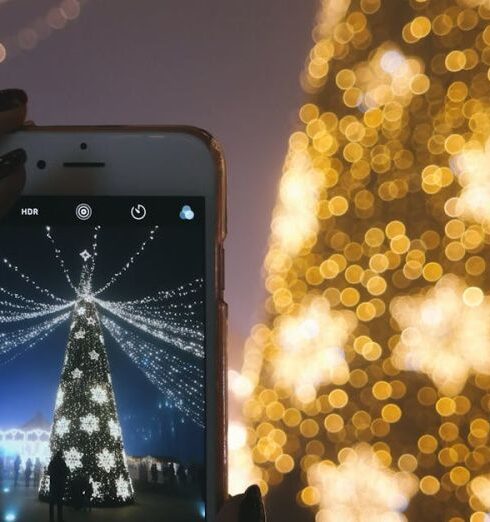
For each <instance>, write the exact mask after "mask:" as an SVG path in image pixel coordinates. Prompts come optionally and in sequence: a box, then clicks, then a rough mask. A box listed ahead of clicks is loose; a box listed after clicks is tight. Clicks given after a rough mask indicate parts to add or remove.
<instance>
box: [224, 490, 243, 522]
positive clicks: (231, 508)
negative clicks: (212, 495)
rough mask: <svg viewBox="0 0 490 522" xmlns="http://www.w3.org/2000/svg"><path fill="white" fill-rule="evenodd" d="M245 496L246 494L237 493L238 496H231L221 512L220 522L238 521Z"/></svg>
mask: <svg viewBox="0 0 490 522" xmlns="http://www.w3.org/2000/svg"><path fill="white" fill-rule="evenodd" d="M244 498H245V495H237V496H236V497H232V498H230V499H229V500H228V501H227V502H226V504H225V505H224V506H223V509H222V510H221V511H220V512H219V515H218V522H238V520H239V519H238V517H239V516H240V504H241V503H242V500H243V499H244Z"/></svg>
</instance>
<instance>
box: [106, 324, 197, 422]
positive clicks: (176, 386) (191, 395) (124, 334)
mask: <svg viewBox="0 0 490 522" xmlns="http://www.w3.org/2000/svg"><path fill="white" fill-rule="evenodd" d="M101 321H102V324H103V326H104V327H105V328H107V331H108V332H109V333H110V334H111V336H112V337H113V338H114V340H115V341H116V342H117V344H118V345H119V346H120V347H121V349H122V350H123V351H124V352H125V353H126V354H127V355H128V356H129V357H130V358H131V359H132V360H133V362H134V363H135V364H136V365H137V366H138V367H139V368H140V369H141V370H142V371H143V373H144V374H145V375H146V377H147V378H148V380H149V381H150V382H151V383H153V384H154V385H155V386H156V387H157V388H158V389H159V390H160V391H161V392H162V393H163V394H164V395H165V397H167V398H168V399H169V401H170V402H171V403H172V404H173V405H174V406H175V407H176V408H177V409H179V410H180V411H181V412H182V413H184V414H185V415H186V416H187V417H188V418H189V419H191V420H192V421H193V422H195V423H196V424H198V425H199V426H204V368H203V363H202V360H201V359H199V358H195V360H192V359H193V356H191V355H188V359H189V360H184V359H183V358H182V357H180V356H178V353H179V352H178V351H177V352H175V353H174V351H172V350H171V349H169V348H168V347H165V346H164V345H155V344H153V343H149V342H148V341H145V340H144V339H143V338H142V337H141V336H139V335H136V334H135V333H134V332H132V331H129V330H127V329H126V328H123V327H122V326H120V325H119V324H117V323H116V322H115V321H113V320H112V319H110V318H109V317H107V316H102V317H101Z"/></svg>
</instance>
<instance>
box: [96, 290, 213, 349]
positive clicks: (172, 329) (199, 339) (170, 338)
mask: <svg viewBox="0 0 490 522" xmlns="http://www.w3.org/2000/svg"><path fill="white" fill-rule="evenodd" d="M97 303H98V304H99V305H100V306H101V307H102V308H104V309H106V310H107V311H109V312H111V313H112V314H113V315H115V316H116V317H118V318H119V319H123V320H124V321H126V322H127V323H129V324H130V325H131V326H134V327H136V328H139V329H140V330H142V331H143V332H145V333H147V334H149V335H151V336H153V337H156V338H157V339H160V340H162V341H165V342H166V343H168V344H171V345H172V346H175V347H177V348H179V349H180V350H183V351H185V352H189V353H191V354H193V355H195V356H197V357H199V358H203V357H204V339H203V337H204V336H203V335H202V336H201V334H202V332H194V331H191V330H190V329H188V328H186V327H179V326H172V325H170V324H168V323H164V322H161V321H154V320H152V319H148V318H145V317H144V316H141V315H134V314H128V313H126V312H124V311H123V310H122V309H121V308H117V307H114V306H111V305H108V304H107V303H106V302H105V301H102V300H100V299H98V300H97Z"/></svg>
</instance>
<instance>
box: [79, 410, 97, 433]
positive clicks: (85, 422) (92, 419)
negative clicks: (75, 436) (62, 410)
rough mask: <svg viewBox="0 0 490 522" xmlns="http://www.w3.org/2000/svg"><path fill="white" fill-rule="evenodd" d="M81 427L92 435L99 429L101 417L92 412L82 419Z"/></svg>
mask: <svg viewBox="0 0 490 522" xmlns="http://www.w3.org/2000/svg"><path fill="white" fill-rule="evenodd" d="M80 429H81V430H83V431H86V432H87V433H88V434H89V435H92V433H95V432H96V431H98V430H99V419H98V418H97V417H96V416H95V415H93V414H92V413H89V414H88V415H85V417H82V418H81V419H80Z"/></svg>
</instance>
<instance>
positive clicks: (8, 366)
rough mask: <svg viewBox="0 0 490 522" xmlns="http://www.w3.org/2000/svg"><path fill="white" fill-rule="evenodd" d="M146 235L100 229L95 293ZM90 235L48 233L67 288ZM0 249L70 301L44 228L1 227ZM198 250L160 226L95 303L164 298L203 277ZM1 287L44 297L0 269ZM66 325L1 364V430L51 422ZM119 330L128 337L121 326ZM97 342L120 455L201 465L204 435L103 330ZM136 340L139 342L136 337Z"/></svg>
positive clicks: (195, 240) (195, 233) (177, 230)
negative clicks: (102, 348) (108, 380)
mask: <svg viewBox="0 0 490 522" xmlns="http://www.w3.org/2000/svg"><path fill="white" fill-rule="evenodd" d="M148 231H149V228H148V227H110V228H109V227H107V228H104V227H103V228H102V230H101V233H100V238H99V248H98V253H99V255H98V257H97V263H96V270H95V274H94V287H96V288H97V287H99V286H101V285H102V284H103V283H104V282H105V281H107V280H108V279H109V278H110V276H111V275H112V274H113V273H114V272H116V271H117V270H119V269H120V268H121V266H122V265H123V264H124V263H125V262H126V260H127V259H128V258H129V256H130V255H131V254H132V253H134V251H135V250H137V249H138V247H139V245H140V244H141V242H142V241H143V240H144V239H145V237H147V235H148ZM92 233H93V227H88V226H85V227H80V226H78V227H53V237H55V239H56V243H57V245H58V246H59V247H60V249H61V251H62V254H63V257H64V259H65V261H66V265H67V266H68V267H69V270H70V274H71V275H72V279H73V281H74V282H77V281H78V278H79V275H80V271H81V266H82V261H81V259H80V257H79V253H80V252H81V251H82V250H83V249H84V248H89V247H90V244H91V237H92ZM0 245H1V253H0V255H1V257H7V258H8V259H9V260H10V261H11V262H12V263H14V264H16V265H17V266H18V267H19V268H20V269H22V271H23V272H25V273H27V274H29V275H30V276H32V278H33V279H34V280H35V281H36V282H37V283H39V284H40V285H41V286H43V287H45V288H48V289H49V290H51V291H53V293H55V294H56V295H59V296H60V297H62V298H67V299H73V291H72V290H71V289H70V287H69V286H68V285H67V283H66V280H65V279H64V276H63V274H62V272H61V270H60V268H59V266H58V265H57V263H56V260H55V258H54V255H53V249H52V246H51V245H50V243H49V242H48V241H47V239H46V234H45V231H44V228H43V227H39V226H36V227H21V226H15V227H14V226H8V227H7V226H3V227H1V230H0ZM201 245H202V230H201V229H200V228H197V227H194V228H187V229H186V231H185V234H184V233H183V229H182V228H181V227H179V226H178V225H168V226H167V225H164V226H161V227H160V230H159V233H158V235H157V236H156V239H155V240H154V241H153V242H152V243H151V244H150V245H149V246H148V247H147V249H145V252H144V255H142V256H141V257H140V258H138V260H137V262H136V263H135V264H134V266H133V267H132V268H131V270H128V272H127V273H126V274H125V275H123V276H122V277H121V278H120V280H119V281H118V282H117V284H115V285H113V286H112V287H111V288H110V289H109V290H108V291H107V292H106V293H104V294H102V295H101V297H102V298H103V299H105V300H129V299H140V298H141V297H144V296H146V295H150V294H153V293H154V292H155V291H156V290H169V289H172V288H175V287H177V286H179V285H181V284H185V283H187V282H188V281H191V280H193V279H195V278H197V277H202V276H203V263H204V260H203V249H202V248H201ZM0 286H2V287H5V288H7V289H9V290H11V291H14V292H18V293H19V294H22V295H23V296H25V297H26V298H28V299H34V300H37V301H43V302H46V298H45V296H43V295H42V294H40V293H39V292H38V291H37V290H36V289H35V288H33V287H32V286H29V285H28V284H26V283H25V282H24V281H22V280H21V279H20V278H19V277H17V275H16V274H15V273H12V271H10V270H8V268H7V267H6V266H5V265H4V264H3V263H1V264H0ZM70 292H71V293H70ZM0 299H8V296H4V295H0ZM43 319H44V318H43ZM200 319H201V320H202V319H203V317H201V318H200ZM70 321H71V318H69V319H68V320H66V321H65V322H63V323H62V324H61V325H60V326H58V327H57V328H56V330H55V331H54V332H52V333H51V334H50V335H48V337H47V338H46V339H44V340H42V341H41V342H39V343H38V344H36V345H35V346H34V347H33V348H31V349H29V350H27V351H25V352H24V353H22V354H20V355H19V356H18V357H16V358H14V359H13V360H9V359H10V357H3V358H2V357H0V429H10V428H20V427H22V426H23V425H24V424H26V423H27V422H29V421H30V420H31V419H32V418H34V417H35V416H36V415H38V414H41V415H42V416H43V417H44V418H45V419H46V421H47V422H49V423H51V422H52V418H53V410H54V402H55V397H56V392H57V389H58V384H59V380H60V375H61V370H62V364H63V358H64V353H65V349H66V345H67V341H68V335H69V327H70ZM34 324H35V321H31V320H30V321H26V324H25V326H32V325H34ZM1 326H3V325H0V327H1ZM125 327H126V329H128V330H130V329H131V326H129V325H127V324H126V325H125ZM4 331H8V330H5V329H4ZM103 335H104V340H105V345H106V349H107V352H108V357H109V363H110V367H111V374H112V381H113V387H114V393H115V396H116V402H117V408H118V413H119V420H120V423H121V427H122V430H123V437H124V443H125V448H126V452H127V454H128V455H132V456H145V455H154V456H160V457H168V458H172V459H175V460H182V461H184V462H189V463H190V462H202V461H203V460H204V430H203V429H202V428H200V427H198V426H197V425H196V424H195V423H193V422H192V420H190V419H189V418H187V417H185V416H184V415H183V414H182V413H181V412H180V411H179V410H178V409H177V408H175V407H172V406H171V405H170V404H169V403H168V402H167V401H166V400H165V397H164V396H163V395H162V393H161V392H160V391H159V390H158V389H157V388H156V387H155V386H154V385H153V384H152V383H150V381H149V380H148V378H147V377H146V376H145V374H144V373H143V372H142V371H141V370H140V369H139V368H138V367H137V366H136V365H135V364H134V363H133V361H132V360H131V359H130V358H129V356H128V355H127V354H126V353H125V352H124V351H123V350H122V349H121V348H120V347H119V346H118V344H117V343H116V341H115V340H114V339H113V338H112V337H111V336H110V335H109V333H108V331H107V330H105V329H104V330H103ZM138 335H140V337H141V336H142V334H141V332H139V333H138ZM142 339H143V340H145V341H151V342H153V343H155V339H151V337H150V336H149V335H146V336H145V335H144V334H143V336H142ZM156 342H157V343H158V342H163V341H156ZM175 350H176V349H175ZM21 351H22V350H21Z"/></svg>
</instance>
